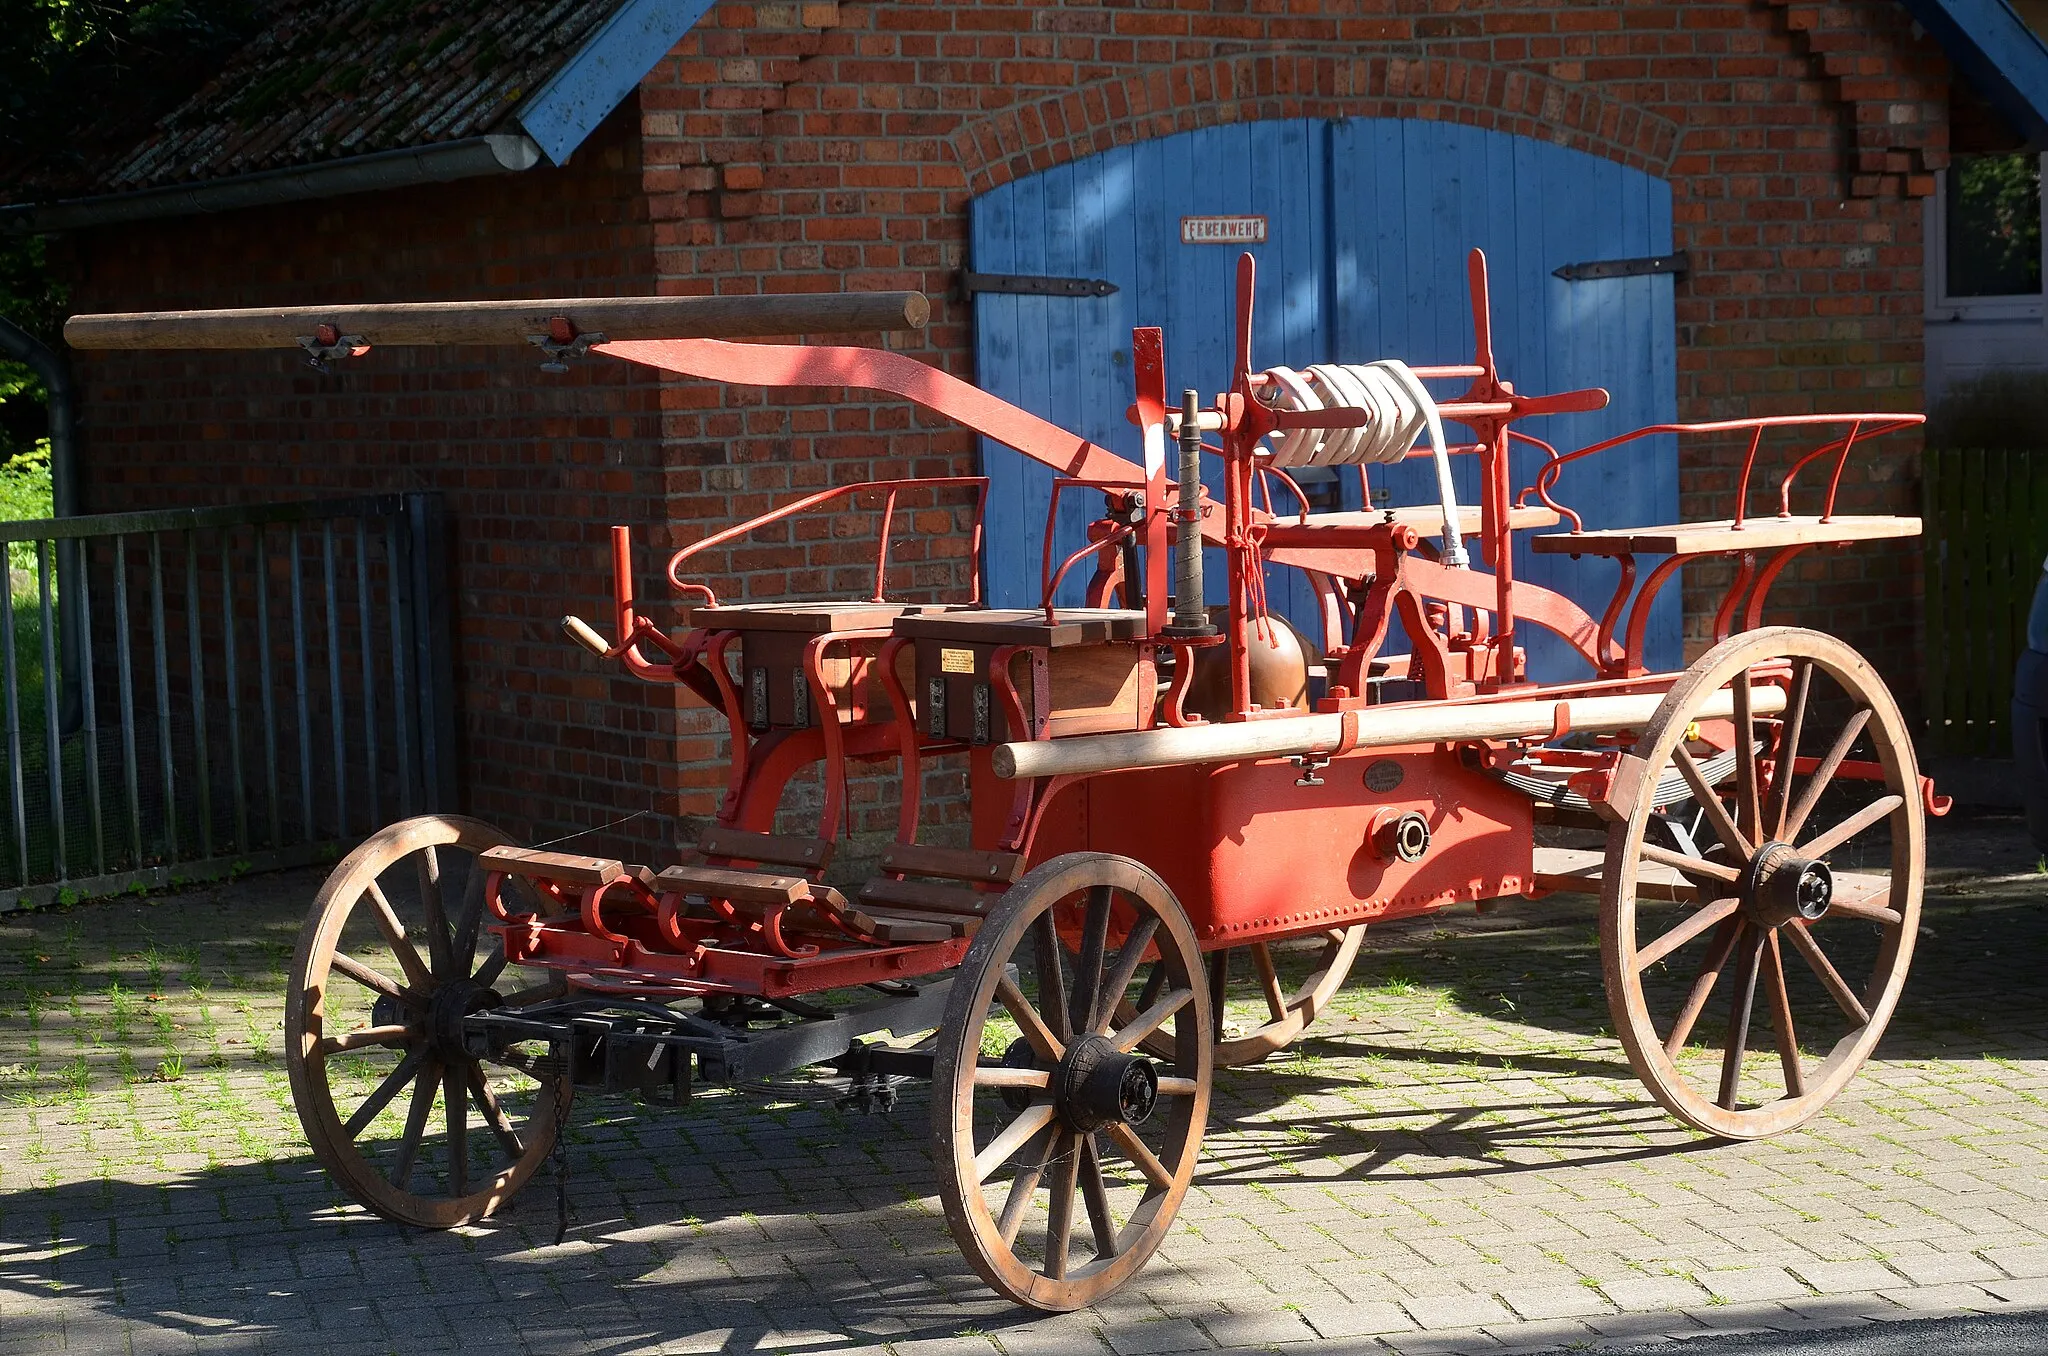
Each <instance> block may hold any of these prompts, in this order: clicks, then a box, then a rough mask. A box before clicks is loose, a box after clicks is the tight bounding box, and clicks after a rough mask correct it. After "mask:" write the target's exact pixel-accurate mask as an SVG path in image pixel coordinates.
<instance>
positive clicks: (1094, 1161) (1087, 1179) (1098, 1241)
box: [1081, 1135, 1116, 1258]
mask: <svg viewBox="0 0 2048 1356" xmlns="http://www.w3.org/2000/svg"><path fill="white" fill-rule="evenodd" d="M1081 1198H1082V1200H1084V1201H1085V1202H1087V1205H1088V1227H1089V1228H1090V1229H1091V1230H1093V1231H1094V1233H1095V1255H1096V1256H1097V1257H1098V1258H1110V1257H1114V1256H1116V1217H1115V1216H1114V1215H1112V1214H1111V1213H1110V1209H1109V1186H1108V1184H1107V1183H1105V1182H1104V1181H1103V1180H1102V1150H1101V1149H1100V1148H1099V1147H1097V1145H1096V1143H1095V1136H1093V1135H1083V1136H1081Z"/></svg>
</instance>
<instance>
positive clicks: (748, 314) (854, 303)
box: [64, 292, 931, 349]
mask: <svg viewBox="0 0 2048 1356" xmlns="http://www.w3.org/2000/svg"><path fill="white" fill-rule="evenodd" d="M930 318H931V303H930V302H929V301H927V300H926V299H925V296H924V294H923V293H922V292H837V293H828V294H822V295H818V294H807V295H799V296H740V297H556V298H544V299H540V300H533V301H419V302H366V303H362V304H348V305H335V306H282V307H254V308H250V309H246V310H233V311H132V312H118V313H111V314H105V315H75V316H72V317H71V319H69V320H67V321H65V322H64V339H65V342H67V343H69V344H70V345H71V347H73V348H76V349H202V348H204V349H232V348H252V349H254V348H292V347H295V346H296V345H297V344H298V343H299V341H300V339H302V338H308V337H314V336H316V335H317V334H318V332H319V330H320V328H321V327H323V326H325V327H328V328H330V329H331V330H332V331H333V333H334V334H336V335H337V336H340V335H346V336H350V337H352V338H354V339H355V340H356V341H357V342H359V343H363V344H368V345H371V346H373V347H374V346H376V345H379V344H524V343H528V342H530V340H531V338H532V336H535V335H547V334H550V333H553V332H555V331H556V330H557V326H556V324H555V322H556V321H558V320H565V321H567V322H568V335H567V337H573V336H575V335H584V334H590V335H603V336H604V337H605V338H606V339H694V338H708V339H741V338H754V337H762V336H771V335H794V334H872V333H878V332H882V331H894V330H918V329H923V328H924V326H925V322H926V321H927V320H929V319H930ZM558 337H564V336H559V335H558Z"/></svg>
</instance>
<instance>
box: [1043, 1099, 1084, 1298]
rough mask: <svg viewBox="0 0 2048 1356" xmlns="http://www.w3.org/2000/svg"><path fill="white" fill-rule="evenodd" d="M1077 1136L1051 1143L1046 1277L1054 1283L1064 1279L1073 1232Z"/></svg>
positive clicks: (1077, 1174)
mask: <svg viewBox="0 0 2048 1356" xmlns="http://www.w3.org/2000/svg"><path fill="white" fill-rule="evenodd" d="M1078 1138H1079V1136H1077V1135H1073V1134H1069V1133H1067V1132H1065V1131H1062V1132H1061V1133H1060V1136H1059V1138H1058V1139H1056V1140H1054V1141H1053V1158H1054V1162H1053V1167H1052V1185H1051V1187H1050V1188H1049V1189H1050V1191H1051V1193H1052V1199H1051V1200H1049V1201H1047V1202H1046V1221H1045V1274H1046V1275H1047V1276H1049V1277H1051V1278H1052V1279H1053V1280H1055V1281H1063V1280H1065V1279H1066V1278H1067V1245H1068V1242H1069V1240H1070V1238H1071V1236H1072V1234H1073V1232H1074V1196H1075V1193H1076V1192H1077V1190H1078V1189H1079V1187H1080V1177H1081V1155H1080V1153H1079V1152H1078V1150H1077V1148H1076V1146H1075V1143H1074V1141H1075V1140H1076V1139H1078Z"/></svg>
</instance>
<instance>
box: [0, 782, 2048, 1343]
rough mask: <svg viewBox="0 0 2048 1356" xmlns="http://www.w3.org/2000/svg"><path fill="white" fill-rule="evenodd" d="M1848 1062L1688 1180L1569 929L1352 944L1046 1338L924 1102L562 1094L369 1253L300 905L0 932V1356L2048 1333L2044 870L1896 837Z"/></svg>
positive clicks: (1962, 828)
mask: <svg viewBox="0 0 2048 1356" xmlns="http://www.w3.org/2000/svg"><path fill="white" fill-rule="evenodd" d="M1933 848H1934V860H1935V862H1936V864H1937V866H1938V867H1941V868H1943V869H1942V870H1941V871H1940V872H1939V873H1938V879H1937V883H1936V884H1935V885H1934V886H1933V887H1931V889H1930V895H1929V900H1928V906H1927V911H1926V918H1925V922H1926V932H1925V933H1924V934H1923V936H1922V937H1921V940H1920V950H1919V954H1918V956H1917V958H1916V961H1915V967H1914V975H1913V980H1912V982H1911V984H1910V985H1909V987H1908V989H1907V991H1906V997H1905V1000H1904V1003H1903V1005H1902V1007H1901V1010H1900V1014H1899V1016H1898V1018H1897V1019H1896V1020H1895V1021H1894V1022H1893V1024H1892V1027H1891V1030H1890V1032H1889V1033H1888V1035H1887V1036H1886V1038H1885V1041H1884V1043H1883V1045H1882V1046H1881V1048H1880V1050H1879V1054H1878V1057H1877V1058H1876V1059H1874V1060H1873V1061H1872V1062H1871V1064H1870V1065H1869V1066H1868V1067H1867V1068H1866V1069H1865V1070H1864V1072H1863V1073H1862V1075H1861V1076H1860V1077H1859V1078H1858V1079H1857V1080H1856V1081H1855V1082H1854V1083H1853V1084H1851V1085H1850V1088H1849V1090H1848V1091H1847V1092H1846V1093H1845V1094H1844V1095H1843V1096H1842V1097H1841V1098H1839V1099H1838V1100H1837V1101H1836V1102H1835V1103H1834V1104H1833V1105H1832V1106H1831V1107H1830V1108H1829V1109H1828V1110H1827V1111H1826V1112H1825V1113H1824V1114H1823V1115H1822V1116H1821V1117H1819V1118H1818V1119H1817V1120H1816V1121H1814V1122H1813V1123H1812V1124H1811V1125H1809V1126H1808V1127H1807V1128H1805V1129H1803V1130H1800V1131H1797V1132H1794V1133H1792V1134H1789V1135H1786V1136H1782V1137H1780V1138H1778V1139H1774V1140H1769V1141H1765V1142H1761V1143H1749V1144H1722V1143H1713V1142H1709V1141H1706V1140H1703V1139H1701V1138H1700V1137H1698V1136H1696V1135H1693V1134H1691V1133H1689V1132H1687V1131H1685V1130H1684V1129H1682V1128H1680V1127H1679V1126H1677V1125H1676V1124H1675V1123H1673V1122H1672V1121H1671V1120H1669V1119H1668V1118H1667V1117H1666V1116H1664V1115H1663V1113H1661V1112H1660V1111H1659V1110H1658V1109H1657V1108H1656V1107H1655V1106H1654V1105H1653V1104H1651V1103H1650V1102H1649V1101H1648V1099H1647V1098H1646V1096H1645V1095H1644V1093H1643V1092H1642V1089H1641V1088H1640V1086H1639V1085H1638V1084H1637V1083H1636V1081H1635V1080H1634V1078H1633V1076H1632V1075H1631V1073H1630V1071H1629V1068H1628V1065H1627V1062H1626V1060H1625V1058H1624V1057H1623V1055H1622V1053H1621V1051H1620V1048H1619V1046H1618V1044H1617V1043H1616V1042H1615V1041H1614V1040H1613V1039H1612V1038H1611V1036H1609V1035H1608V1034H1607V1031H1606V1025H1605V1024H1606V1020H1607V1019H1606V1008H1605V1002H1604V999H1603V998H1602V996H1601V992H1600V978H1599V955H1598V947H1597V940H1596V935H1595V931H1594V927H1595V922H1596V919H1595V913H1594V910H1593V909H1592V907H1591V906H1589V905H1587V904H1582V903H1577V902H1557V901H1546V902H1544V903H1542V904H1540V905H1528V906H1521V907H1517V908H1511V909H1507V910H1503V911H1499V912H1496V913H1490V914H1486V915H1479V914H1476V913H1474V912H1473V911H1472V910H1470V909H1464V910H1458V911H1453V912H1451V913H1448V914H1445V915H1442V916H1439V917H1438V918H1435V919H1430V920H1425V921H1421V922H1418V923H1411V924H1404V925H1390V926H1387V927H1384V928H1378V929H1375V930H1374V931H1373V932H1372V933H1370V934H1368V942H1367V946H1366V949H1365V950H1364V952H1363V953H1362V954H1361V957H1360V960H1359V963H1358V965H1357V967H1356V968H1355V970H1354V971H1353V974H1352V979H1351V982H1350V984H1349V985H1348V987H1347V988H1346V990H1345V991H1344V994H1343V995H1342V998H1341V1001H1340V1002H1339V1003H1338V1004H1337V1008H1338V1010H1337V1011H1335V1012H1333V1013H1331V1014H1328V1015H1327V1016H1326V1017H1325V1019H1324V1020H1323V1021H1321V1022H1319V1023H1318V1025H1317V1026H1316V1027H1315V1028H1314V1030H1313V1033H1312V1036H1311V1038H1309V1039H1307V1040H1305V1041H1304V1042H1302V1043H1301V1044H1300V1045H1299V1046H1298V1047H1297V1048H1296V1049H1295V1050H1294V1051H1292V1052H1290V1053H1289V1054H1288V1055H1286V1056H1284V1057H1281V1058H1276V1059H1274V1060H1272V1061H1270V1062H1268V1063H1267V1064H1266V1065H1264V1066H1262V1067H1259V1068H1256V1069H1250V1070H1244V1071H1239V1072H1235V1073H1225V1074H1222V1075H1221V1076H1220V1077H1219V1080H1218V1083H1217V1088H1216V1097H1215V1107H1214V1114H1213V1117H1212V1120H1211V1126H1210V1132H1209V1137H1208V1139H1207V1140H1206V1142H1205V1162H1204V1165H1203V1169H1202V1172H1201V1174H1200V1176H1199V1177H1198V1178H1197V1180H1196V1184H1195V1187H1194V1190H1193V1192H1192V1193H1191V1195H1190V1197H1189V1200H1188V1202H1187V1205H1186V1207H1185V1209H1184V1210H1183V1211H1182V1213H1181V1217H1180V1223H1179V1225H1178V1227H1177V1229H1176V1231H1175V1233H1174V1235H1173V1236H1172V1238H1171V1239H1170V1240H1169V1241H1168V1242H1167V1244H1166V1247H1165V1248H1164V1250H1163V1251H1162V1253H1161V1254H1160V1256H1159V1257H1158V1258H1156V1259H1155V1260H1154V1261H1153V1263H1152V1264H1151V1266H1150V1268H1149V1269H1148V1270H1147V1271H1146V1272H1145V1273H1144V1274H1143V1275H1142V1276H1141V1277H1140V1278H1139V1280H1138V1281H1137V1282H1135V1283H1134V1284H1133V1285H1131V1286H1130V1287H1129V1288H1127V1290H1126V1291H1125V1292H1124V1293H1122V1294H1120V1295H1118V1296H1116V1297H1115V1298H1113V1299H1112V1300H1111V1301H1109V1302H1107V1303H1105V1304H1104V1305H1102V1306H1100V1307H1099V1308H1097V1309H1095V1310H1091V1311H1088V1312H1084V1313H1079V1314H1073V1315H1065V1316H1061V1317H1056V1318H1046V1317H1034V1316H1029V1315H1025V1314H1021V1313H1019V1312H1018V1311H1016V1310H1013V1309H1010V1308H1008V1307H1006V1306H1004V1305H1002V1304H1000V1303H998V1302H996V1301H995V1300H993V1299H992V1298H991V1297H990V1296H989V1295H988V1294H987V1293H986V1292H985V1291H984V1290H983V1289H982V1288H981V1286H980V1284H979V1282H977V1281H976V1280H975V1279H974V1277H973V1276H972V1274H971V1273H970V1272H969V1271H968V1270H967V1268H966V1266H965V1265H964V1264H963V1262H962V1261H961V1259H960V1258H959V1256H958V1254H957V1252H956V1251H955V1250H954V1247H953V1244H952V1242H951V1240H950V1237H949V1236H948V1234H947V1232H946V1229H945V1225H944V1221H943V1218H942V1216H941V1214H940V1211H939V1208H938V1205H937V1202H936V1200H935V1197H934V1194H933V1192H934V1187H933V1181H932V1175H931V1165H930V1161H929V1157H928V1151H927V1148H926V1130H925V1123H926V1115H927V1108H926V1103H925V1101H924V1099H923V1098H922V1096H921V1095H913V1096H906V1097H905V1098H904V1099H903V1100H902V1101H901V1102H900V1103H899V1104H898V1106H897V1107H896V1109H895V1110H894V1111H893V1112H890V1113H888V1114H884V1115H879V1116H872V1117H862V1116H856V1115H851V1114H846V1113H841V1112H839V1111H837V1110H835V1109H833V1108H832V1107H831V1105H830V1104H829V1102H818V1101H800V1100H788V1101H776V1100H772V1099H769V1098H765V1097H763V1096H760V1095H754V1094H744V1093H732V1092H716V1093H711V1094H707V1095H703V1096H701V1097H700V1098H699V1099H698V1100H697V1102H696V1103H695V1104H694V1105H693V1106H692V1107H690V1108H688V1109H685V1110H680V1111H677V1110H657V1109H653V1108H647V1107H642V1106H640V1105H638V1104H635V1103H628V1102H623V1101H603V1100H596V1099H592V1100H589V1101H586V1102H584V1103H581V1104H579V1107H578V1118H579V1119H578V1125H577V1128H576V1130H575V1132H574V1134H573V1136H572V1151H571V1159H570V1161H571V1164H572V1167H573V1176H572V1180H571V1194H572V1197H573V1200H574V1203H575V1212H576V1213H575V1223H574V1227H573V1228H572V1230H571V1232H570V1236H569V1239H568V1241H567V1242H566V1243H565V1244H563V1245H561V1246H554V1245H553V1236H554V1228H555V1215H554V1209H553V1194H552V1192H551V1191H549V1190H547V1188H546V1186H545V1183H544V1182H543V1183H541V1184H539V1185H537V1187H536V1188H535V1189H534V1190H533V1191H531V1192H529V1194H528V1195H527V1197H525V1198H523V1199H521V1200H519V1201H518V1202H516V1204H515V1206H514V1208H513V1209H512V1210H510V1211H509V1212H508V1213H506V1214H505V1215H503V1216H502V1217H500V1218H498V1219H496V1220H493V1221H491V1222H489V1223H487V1224H486V1225H484V1226H481V1227H476V1228H469V1229H464V1230H460V1231H457V1232H454V1233H447V1234H435V1233H424V1232H411V1231H402V1230H399V1229H396V1228H393V1227H391V1226H389V1225H386V1224H383V1223H381V1222H379V1221H377V1220H376V1219H374V1218H371V1217H369V1216H367V1215H365V1214H364V1213H363V1212H362V1211H360V1210H358V1209H356V1208H355V1207H353V1206H351V1205H349V1204H348V1203H347V1202H346V1201H345V1200H343V1199H342V1198H341V1197H340V1196H339V1195H338V1194H337V1193H336V1191H335V1190H334V1189H333V1188H332V1187H331V1186H330V1184H329V1183H328V1181H327V1180H326V1178H325V1176H324V1175H323V1174H322V1172H321V1171H320V1170H319V1169H318V1167H317V1166H316V1165H315V1164H314V1163H313V1162H312V1160H311V1156H310V1154H309V1153H308V1152H307V1150H306V1148H305V1146H304V1143H303V1141H302V1139H301V1137H300V1132H299V1127H298V1123H297V1120H296V1117H295V1116H294V1114H293V1112H292V1109H291V1102H290V1094H289V1091H288V1089H287V1087H286V1082H285V1074H284V1069H283V1064H282V1061H281V1059H280V1057H279V1045H280V1035H281V1002H282V1000H281V994H282V990H283V985H284V973H285V970H286V967H287V966H288V965H289V963H290V957H291V950H292V945H293V941H294V938H295V935H296V932H297V928H298V924H299V921H300V916H301V914H302V911H303V909H304V907H305V902H306V901H307V900H308V899H309V898H310V896H311V894H312V891H313V888H314V886H315V883H316V880H317V875H316V874H312V873H305V872H300V873H289V874H282V875H276V876H269V877H262V878H256V879H251V880H246V881H243V882H240V883H238V884H235V885H231V886H224V887H218V888H209V889H203V890H194V891H190V892H187V893H184V894H177V895H166V896H160V897H155V898H151V899H148V900H124V901H120V902H115V903H104V904H93V905H82V906H78V907H76V908H73V909H70V910H65V911H56V912H48V913H43V914H37V915H15V916H9V917H7V918H4V919H0V1356H17V1354H19V1353H29V1352H37V1353H40V1352H51V1351H68V1352H127V1353H136V1354H137V1356H142V1354H143V1353H156V1352H166V1353H169V1352H195V1351H196V1352H206V1353H212V1352H220V1353H229V1352H268V1351H273V1350H277V1351H287V1350H288V1351H291V1352H293V1353H304V1354H306V1356H313V1354H314V1353H334V1354H335V1356H341V1354H342V1353H365V1356H367V1354H368V1353H408V1352H414V1351H441V1350H446V1349H451V1348H462V1349H488V1350H492V1351H499V1352H506V1353H518V1352H530V1353H535V1354H536V1356H539V1354H542V1353H546V1354H553V1353H569V1352H603V1353H607V1354H608V1356H610V1354H613V1353H616V1354H618V1356H627V1354H628V1353H688V1352H763V1353H765V1352H778V1351H786V1352H797V1353H821V1354H822V1353H831V1354H832V1356H839V1354H840V1353H852V1352H877V1353H879V1352H884V1351H887V1352H891V1353H894V1356H924V1354H925V1353H949V1354H951V1353H984V1352H987V1353H995V1352H1001V1353H1006V1356H1029V1354H1030V1353H1038V1352H1061V1353H1068V1352H1084V1353H1096V1354H1097V1356H1107V1353H1111V1352H1114V1353H1118V1354H1119V1356H1141V1354H1149V1353H1174V1352H1183V1351H1208V1350H1215V1349H1219V1348H1222V1349H1230V1350H1267V1349H1273V1350H1282V1351H1291V1350H1306V1349H1309V1348H1310V1347H1311V1346H1312V1347H1313V1349H1314V1350H1316V1351H1318V1352H1324V1351H1331V1352H1340V1353H1352V1352H1357V1353H1366V1352H1373V1353H1380V1352H1387V1351H1392V1352H1398V1353H1402V1356H1422V1354H1423V1353H1432V1352H1457V1353H1467V1352H1514V1351H1554V1350H1559V1349H1580V1350H1583V1349H1587V1348H1589V1347H1597V1346H1600V1345H1603V1344H1608V1343H1617V1344H1618V1343H1624V1342H1639V1341H1641V1340H1642V1339H1644V1338H1646V1337H1651V1338H1654V1337H1662V1336H1682V1335H1698V1334H1703V1333H1708V1332H1742V1331H1759V1330H1768V1329H1777V1330H1787V1331H1797V1330H1805V1329H1810V1328H1816V1327H1825V1326H1830V1325H1839V1324H1853V1323H1862V1322H1870V1321H1880V1320H1885V1319H1896V1318H1903V1317H1918V1316H1923V1315H1926V1314H1929V1313H1958V1312H1969V1311H1989V1312H2001V1311H2003V1312H2010V1311H2013V1310H2016V1309H2021V1308H2028V1309H2033V1308H2041V1307H2048V966H2044V965H2043V960H2044V958H2048V909H2044V905H2048V875H2042V874H2037V873H2036V871H2035V869H2034V867H2035V857H2034V855H2033V854H2032V852H2031V851H2030V850H2027V849H2026V847H2025V845H2024V843H2023V840H2022V836H2021V835H2020V833H2019V832H2018V829H2017V827H2016V825H2015V824H2013V823H2012V822H2011V821H2009V820H2002V819H1978V820H1973V821H1968V822H1963V823H1949V824H1944V825H1941V826H1940V827H1939V828H1938V830H1937V834H1936V837H1935V840H1934V844H1933Z"/></svg>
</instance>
